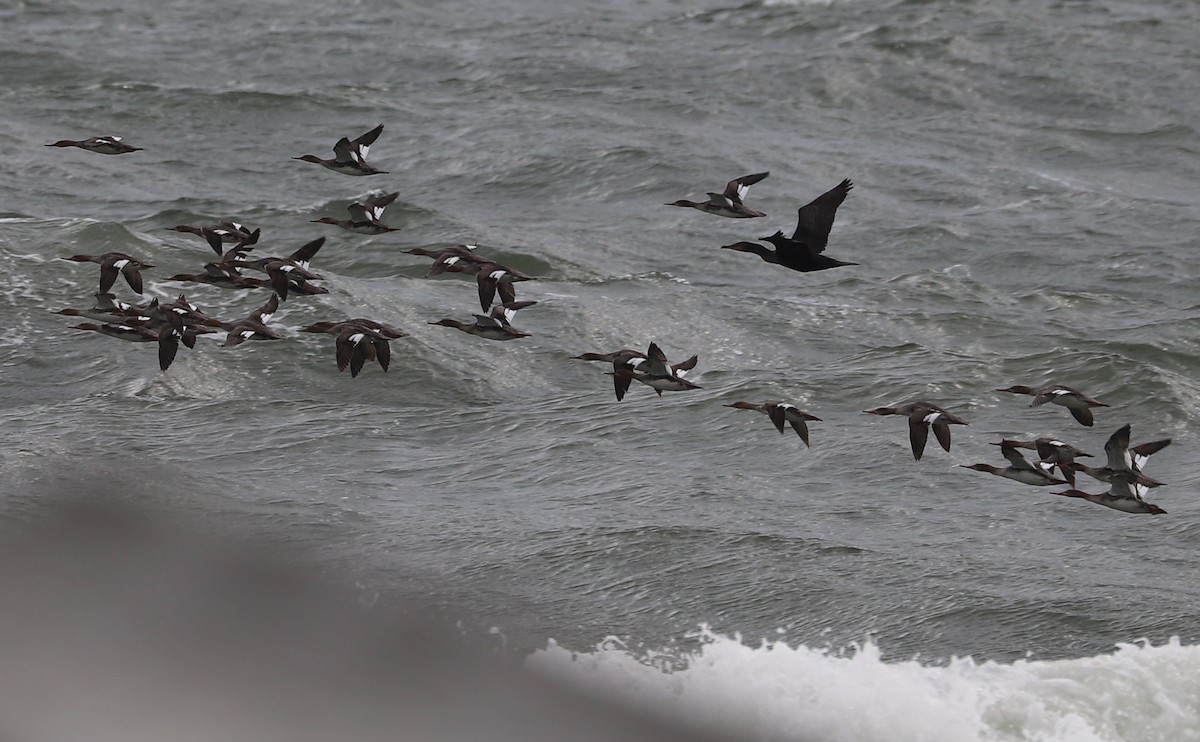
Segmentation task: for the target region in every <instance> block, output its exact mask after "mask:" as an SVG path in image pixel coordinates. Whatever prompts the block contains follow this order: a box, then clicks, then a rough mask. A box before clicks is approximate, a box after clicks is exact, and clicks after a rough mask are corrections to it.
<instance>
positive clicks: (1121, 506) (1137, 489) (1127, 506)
mask: <svg viewBox="0 0 1200 742" xmlns="http://www.w3.org/2000/svg"><path fill="white" fill-rule="evenodd" d="M1050 494H1052V495H1062V496H1063V497H1078V498H1080V499H1083V500H1087V501H1088V502H1094V503H1096V504H1097V505H1103V506H1104V507H1106V508H1112V509H1114V510H1120V511H1122V512H1125V513H1144V514H1147V515H1165V514H1166V512H1167V511H1166V510H1163V509H1162V508H1160V507H1159V506H1157V505H1155V504H1154V503H1152V502H1146V501H1145V500H1143V499H1142V497H1143V496H1144V495H1145V494H1146V488H1145V486H1143V485H1140V484H1130V483H1129V481H1128V480H1126V479H1122V478H1119V477H1114V478H1113V479H1112V481H1111V483H1110V489H1109V490H1108V492H1100V493H1096V494H1093V493H1091V492H1084V491H1083V490H1077V489H1069V490H1066V491H1065V492H1051V493H1050Z"/></svg>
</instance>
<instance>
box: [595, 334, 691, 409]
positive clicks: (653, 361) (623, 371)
mask: <svg viewBox="0 0 1200 742" xmlns="http://www.w3.org/2000/svg"><path fill="white" fill-rule="evenodd" d="M698 359H699V357H698V356H692V357H691V358H689V359H687V360H686V361H684V362H683V363H676V364H674V365H671V364H670V363H669V362H668V361H667V354H666V353H664V352H663V351H662V348H659V347H658V344H657V343H650V347H649V348H648V349H647V350H646V360H645V362H644V363H640V364H638V365H636V366H630V365H626V366H620V367H617V366H615V365H614V368H613V370H612V371H606V372H605V373H608V374H612V375H613V376H615V377H618V378H623V379H632V380H634V381H639V382H641V383H643V384H645V385H646V386H648V387H650V388H651V389H653V390H654V392H655V393H656V394H657V395H658V396H660V397H661V396H662V393H663V392H683V391H687V390H689V389H700V388H701V387H700V385H699V384H693V383H692V382H690V381H688V380H687V379H685V378H683V377H684V376H686V375H687V373H688V372H689V371H691V370H692V369H693V368H695V367H696V362H697V360H698Z"/></svg>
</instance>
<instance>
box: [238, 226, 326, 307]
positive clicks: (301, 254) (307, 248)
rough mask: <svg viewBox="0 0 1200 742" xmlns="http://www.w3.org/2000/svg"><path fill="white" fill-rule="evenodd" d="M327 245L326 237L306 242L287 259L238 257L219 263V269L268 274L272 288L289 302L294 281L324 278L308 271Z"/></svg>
mask: <svg viewBox="0 0 1200 742" xmlns="http://www.w3.org/2000/svg"><path fill="white" fill-rule="evenodd" d="M324 244H325V238H324V237H318V238H317V239H315V240H312V241H311V242H306V243H305V244H303V245H301V246H300V247H299V248H298V249H297V250H296V251H295V252H293V253H292V254H291V255H289V256H288V257H286V258H279V257H267V258H259V259H258V260H246V259H245V257H244V256H237V258H236V259H234V260H229V261H225V260H222V261H221V262H220V263H218V267H221V268H228V267H233V268H234V269H240V268H253V269H255V270H259V271H262V272H264V273H266V274H267V275H268V276H269V277H270V279H271V288H272V289H274V291H275V293H276V294H279V298H280V300H282V301H287V296H288V289H289V288H290V287H291V286H292V281H293V280H296V279H303V280H306V281H319V280H321V279H322V278H324V276H321V275H320V274H318V273H313V272H312V271H310V270H309V269H308V266H309V263H310V261H312V259H313V258H314V257H315V256H316V254H317V251H318V250H320V249H321V246H322V245H324Z"/></svg>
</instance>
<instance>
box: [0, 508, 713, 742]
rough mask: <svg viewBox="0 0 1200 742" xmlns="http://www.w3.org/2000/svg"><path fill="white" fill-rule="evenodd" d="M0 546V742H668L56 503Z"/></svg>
mask: <svg viewBox="0 0 1200 742" xmlns="http://www.w3.org/2000/svg"><path fill="white" fill-rule="evenodd" d="M8 535H9V538H7V539H6V541H5V544H4V545H3V548H2V549H0V740H20V741H21V742H76V741H78V742H84V741H86V742H164V741H166V740H170V742H190V741H191V740H197V741H198V740H205V741H206V742H212V741H214V740H231V741H232V740H237V741H238V742H275V741H278V742H306V741H308V740H313V741H316V740H321V741H322V742H335V741H336V742H365V741H370V740H420V741H421V742H440V741H442V740H462V741H463V742H467V741H471V742H476V741H480V740H487V742H507V741H509V740H512V741H513V742H517V741H521V742H536V741H539V740H580V741H584V742H586V741H588V740H597V741H599V740H604V741H605V742H614V741H616V740H621V741H623V742H640V741H642V740H647V741H648V740H656V742H672V741H676V740H677V741H680V742H682V741H684V740H696V741H697V742H699V740H700V739H701V738H700V737H697V736H694V735H692V734H689V733H685V732H681V731H678V730H671V729H667V728H666V727H663V726H661V725H659V724H657V723H655V722H653V721H650V720H646V719H643V718H639V717H637V716H634V715H630V714H629V713H626V712H623V711H619V710H616V709H613V708H611V707H606V706H603V705H601V704H599V703H596V702H592V701H590V700H586V699H583V698H581V697H579V696H576V695H574V694H572V693H570V692H568V691H567V690H564V689H562V688H560V687H556V686H554V685H553V684H552V683H551V682H550V681H548V680H546V679H542V678H539V677H536V676H531V675H529V674H526V673H523V672H520V671H518V670H516V669H514V668H511V667H508V666H506V665H504V664H502V663H498V662H496V661H493V659H492V658H489V657H480V656H476V655H473V654H471V653H469V652H467V651H466V650H465V649H464V648H463V647H462V645H461V643H460V642H457V641H455V640H454V639H453V638H450V637H446V636H444V635H441V634H440V633H439V632H437V631H435V630H432V629H430V628H429V627H424V626H414V625H405V624H401V625H397V624H396V623H392V622H390V621H386V620H384V619H381V618H379V617H377V616H374V615H373V614H371V613H370V612H365V611H363V610H361V609H357V608H356V605H355V604H354V601H352V600H347V599H346V596H345V594H344V593H339V592H338V591H337V590H334V589H332V588H331V585H329V584H326V583H324V582H322V581H318V580H316V579H314V578H312V577H310V576H309V575H307V574H306V573H304V572H303V571H302V570H300V569H298V568H293V567H289V566H287V565H283V564H280V563H279V560H277V559H274V558H271V557H269V556H267V555H263V554H259V553H253V552H252V550H248V549H246V548H244V547H235V548H230V546H229V543H228V542H219V541H218V540H215V539H214V540H211V541H210V540H208V539H204V538H200V537H198V536H196V535H195V534H194V533H190V532H188V531H185V530H184V529H180V528H177V527H175V526H173V525H171V524H168V523H165V522H163V520H162V519H159V518H155V519H147V518H144V517H142V516H139V515H135V514H133V513H132V512H130V511H129V510H127V509H123V508H122V507H117V506H111V507H110V506H103V505H99V506H98V505H80V504H73V505H64V506H63V507H62V508H59V509H58V512H56V513H55V514H53V515H52V516H51V517H48V518H45V519H39V520H38V522H36V523H33V524H31V525H29V526H28V527H26V528H18V529H17V531H16V533H15V535H14V534H13V533H12V532H10V533H9V534H8Z"/></svg>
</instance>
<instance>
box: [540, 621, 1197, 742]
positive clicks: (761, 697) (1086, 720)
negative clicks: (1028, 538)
mask: <svg viewBox="0 0 1200 742" xmlns="http://www.w3.org/2000/svg"><path fill="white" fill-rule="evenodd" d="M701 640H702V642H701V645H700V647H699V648H698V649H697V650H695V651H693V652H689V653H687V654H686V655H685V656H683V657H679V656H677V655H675V656H671V657H670V658H669V660H670V661H668V657H667V656H666V655H659V656H657V657H647V656H646V655H645V654H644V653H640V652H632V651H630V650H628V649H626V648H625V647H624V646H623V645H621V644H620V642H617V641H615V640H614V641H608V642H605V643H604V644H602V645H600V646H598V647H597V648H596V649H595V650H594V651H591V652H572V651H570V650H567V649H564V648H563V647H561V646H559V645H558V644H556V643H554V642H553V641H551V642H550V643H549V644H548V646H547V647H546V648H545V649H543V650H540V651H538V652H536V653H534V654H533V655H531V656H530V657H529V658H528V659H527V660H526V664H527V666H528V667H529V668H530V669H531V670H534V671H535V672H539V673H542V674H546V675H550V676H552V677H555V678H560V679H562V680H563V681H565V682H567V683H569V684H571V685H573V686H575V687H576V688H579V689H580V690H582V691H584V692H585V693H588V694H591V695H598V696H600V697H602V698H605V699H607V700H611V701H614V702H617V703H619V704H623V705H626V706H632V707H633V708H635V709H637V710H639V711H644V712H647V713H651V714H655V715H660V716H661V715H665V716H666V717H667V718H669V719H671V720H673V721H676V722H680V723H683V724H686V725H689V726H696V727H699V728H703V729H709V730H715V731H719V732H721V733H724V734H728V735H729V736H731V737H733V738H736V739H741V740H770V741H772V742H775V741H783V740H789V741H790V740H797V741H800V740H820V741H822V742H824V741H830V742H832V741H844V742H873V741H875V740H878V741H879V742H903V741H905V740H913V741H917V740H920V741H922V742H939V741H941V740H945V741H946V742H968V741H970V740H981V741H983V740H986V741H987V742H992V741H993V740H994V741H1004V742H1007V741H1009V740H1022V741H1026V740H1029V741H1033V740H1047V741H1048V740H1054V741H1055V742H1096V741H1099V740H1103V741H1104V742H1117V741H1120V742H1129V741H1132V740H1147V741H1148V740H1200V646H1190V645H1181V644H1180V643H1179V642H1178V641H1176V640H1172V641H1170V642H1168V643H1166V644H1162V645H1159V646H1153V645H1149V644H1148V643H1144V642H1140V643H1135V644H1120V645H1118V646H1117V647H1116V650H1115V651H1114V652H1112V653H1111V654H1102V655H1097V656H1094V657H1083V658H1078V659H1066V660H1020V661H1017V662H1013V663H998V662H991V661H984V662H977V661H975V660H973V659H971V658H954V659H951V660H950V661H949V662H946V663H940V664H931V663H922V662H921V661H919V660H908V661H884V660H883V659H882V658H881V652H880V649H879V647H878V645H876V644H874V643H873V642H871V641H867V642H865V643H864V644H862V645H859V646H856V647H854V648H852V649H851V650H848V651H844V652H831V651H829V650H820V649H810V648H808V647H805V646H798V647H792V646H789V645H788V644H786V643H784V642H779V641H777V642H770V641H763V642H761V643H758V644H757V645H752V644H748V643H746V642H744V641H742V640H741V638H740V637H728V636H721V635H718V634H714V633H712V632H711V631H708V630H707V629H705V630H703V631H702V635H701Z"/></svg>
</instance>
